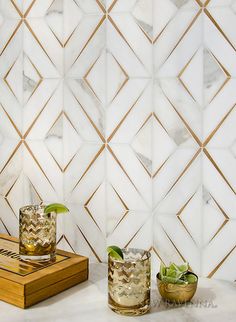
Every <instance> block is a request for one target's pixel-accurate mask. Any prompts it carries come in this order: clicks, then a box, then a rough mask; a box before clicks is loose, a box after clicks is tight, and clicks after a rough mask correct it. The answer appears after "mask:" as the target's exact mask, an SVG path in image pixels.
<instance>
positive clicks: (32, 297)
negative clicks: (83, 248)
mask: <svg viewBox="0 0 236 322" xmlns="http://www.w3.org/2000/svg"><path fill="white" fill-rule="evenodd" d="M87 279H88V258H86V257H83V256H79V255H75V254H72V253H69V252H65V251H62V250H57V255H56V261H55V262H53V263H43V264H42V263H31V262H30V263H29V262H24V261H21V260H20V258H19V255H18V239H17V238H14V237H9V236H7V235H0V300H2V301H5V302H8V303H10V304H13V305H16V306H18V307H20V308H27V307H29V306H31V305H33V304H35V303H38V302H40V301H42V300H44V299H46V298H48V297H51V296H53V295H55V294H58V293H60V292H61V291H64V290H65V289H68V288H70V287H71V286H74V285H76V284H78V283H81V282H83V281H85V280H87Z"/></svg>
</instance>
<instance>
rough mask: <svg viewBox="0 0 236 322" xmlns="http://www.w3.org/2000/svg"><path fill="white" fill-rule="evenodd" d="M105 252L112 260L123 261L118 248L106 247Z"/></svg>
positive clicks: (121, 253)
mask: <svg viewBox="0 0 236 322" xmlns="http://www.w3.org/2000/svg"><path fill="white" fill-rule="evenodd" d="M107 252H108V255H110V256H111V257H113V258H114V259H118V260H123V259H124V255H123V252H122V250H121V249H120V248H119V247H118V246H109V247H107Z"/></svg>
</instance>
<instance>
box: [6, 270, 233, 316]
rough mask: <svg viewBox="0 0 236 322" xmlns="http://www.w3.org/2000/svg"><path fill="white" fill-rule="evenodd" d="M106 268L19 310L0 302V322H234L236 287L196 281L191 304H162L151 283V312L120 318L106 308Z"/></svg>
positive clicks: (216, 281) (227, 284) (202, 279)
mask: <svg viewBox="0 0 236 322" xmlns="http://www.w3.org/2000/svg"><path fill="white" fill-rule="evenodd" d="M106 270H107V266H106V265H105V264H91V265H90V277H89V280H88V281H86V282H84V283H82V284H80V285H77V286H75V287H73V288H71V289H69V290H67V291H64V292H62V293H60V294H59V295H56V296H54V297H52V298H50V299H48V300H45V301H43V302H41V303H39V304H37V305H35V306H33V307H31V308H29V309H26V310H22V309H19V308H17V307H14V306H12V305H9V304H7V303H4V302H0V321H1V322H70V321H71V322H74V321H76V322H78V321H80V322H83V321H85V322H90V321H91V322H118V321H119V322H120V321H145V322H152V321H153V322H154V321H155V322H157V321H162V322H166V321H170V322H176V321H181V322H198V321H204V322H205V321H207V322H210V321H214V322H217V321H219V322H222V321H226V322H230V321H233V322H235V321H236V283H229V282H225V281H218V280H213V279H211V280H210V279H206V278H200V279H199V285H198V290H197V293H196V294H195V296H194V298H193V300H192V302H191V303H189V304H187V305H182V306H173V305H168V304H166V303H164V302H163V301H162V300H161V299H160V296H159V294H157V289H156V284H155V281H153V283H152V308H151V311H150V312H149V313H148V314H146V315H143V316H140V317H124V316H121V315H118V314H116V313H114V312H113V311H111V310H110V309H109V308H108V306H107V277H106Z"/></svg>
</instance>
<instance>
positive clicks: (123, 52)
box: [106, 18, 150, 77]
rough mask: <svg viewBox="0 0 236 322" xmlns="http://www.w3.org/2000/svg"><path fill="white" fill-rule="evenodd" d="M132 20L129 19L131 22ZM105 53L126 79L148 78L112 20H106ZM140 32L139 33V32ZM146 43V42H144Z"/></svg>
mask: <svg viewBox="0 0 236 322" xmlns="http://www.w3.org/2000/svg"><path fill="white" fill-rule="evenodd" d="M131 19H132V18H130V20H131ZM106 28H107V36H106V37H107V44H106V46H107V51H108V53H110V54H112V55H113V56H114V58H115V59H116V61H117V62H118V63H119V64H120V65H121V66H122V68H123V69H124V70H125V72H126V73H127V75H128V77H147V76H150V74H149V73H148V71H147V70H146V68H145V66H144V65H143V63H142V62H141V61H140V59H139V57H137V55H136V54H135V52H134V51H133V50H132V48H131V47H130V46H129V45H128V43H127V41H126V38H124V37H123V36H122V35H121V34H120V33H119V29H118V30H117V28H116V24H115V23H114V22H113V19H111V18H109V19H108V20H107V27H106ZM140 32H141V31H140ZM145 41H146V40H145Z"/></svg>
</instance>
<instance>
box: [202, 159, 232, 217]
mask: <svg viewBox="0 0 236 322" xmlns="http://www.w3.org/2000/svg"><path fill="white" fill-rule="evenodd" d="M209 158H210V159H211V155H209V154H207V155H205V156H204V158H203V184H204V187H205V188H206V190H207V191H208V192H209V193H210V194H211V196H212V197H213V198H214V199H215V200H216V202H217V203H218V204H219V206H220V207H221V209H222V211H223V212H224V213H225V214H226V215H227V216H228V217H230V218H232V219H235V217H236V216H235V207H236V200H235V192H234V191H233V190H232V187H230V185H229V184H228V183H227V179H226V177H225V176H224V174H223V176H222V172H221V171H220V168H218V167H217V163H216V162H214V164H213V163H211V162H210V159H209Z"/></svg>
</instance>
